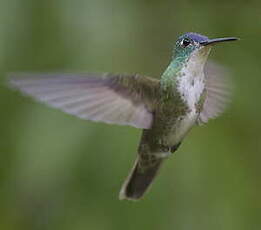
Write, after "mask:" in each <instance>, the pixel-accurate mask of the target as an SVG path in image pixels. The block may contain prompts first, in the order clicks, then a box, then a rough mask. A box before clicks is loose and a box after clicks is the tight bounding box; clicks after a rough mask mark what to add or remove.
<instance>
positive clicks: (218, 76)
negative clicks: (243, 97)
mask: <svg viewBox="0 0 261 230" xmlns="http://www.w3.org/2000/svg"><path fill="white" fill-rule="evenodd" d="M205 74H206V99H205V102H204V104H203V109H202V112H201V113H200V116H199V123H206V122H208V120H209V119H211V118H215V117H217V116H218V115H220V114H221V113H222V112H223V111H224V110H225V108H226V106H227V104H228V102H229V101H230V96H231V90H232V89H231V82H230V81H229V80H230V79H229V78H228V74H227V72H226V71H225V69H224V68H222V67H221V66H219V65H217V64H214V63H208V64H207V65H206V68H205Z"/></svg>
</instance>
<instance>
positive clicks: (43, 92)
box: [9, 74, 159, 129]
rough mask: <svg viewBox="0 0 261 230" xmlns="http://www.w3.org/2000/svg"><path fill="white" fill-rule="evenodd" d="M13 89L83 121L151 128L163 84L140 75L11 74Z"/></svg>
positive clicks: (10, 81)
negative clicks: (155, 97) (155, 95)
mask: <svg viewBox="0 0 261 230" xmlns="http://www.w3.org/2000/svg"><path fill="white" fill-rule="evenodd" d="M9 83H10V86H11V87H13V88H16V89H19V90H20V91H22V92H23V93H24V94H26V95H30V96H32V97H34V98H35V99H36V100H38V101H41V102H44V103H46V104H48V105H50V106H52V107H55V108H59V109H61V110H62V111H64V112H66V113H69V114H73V115H75V116H78V117H80V118H82V119H87V120H93V121H102V122H105V123H112V124H120V125H130V126H134V127H137V128H144V129H148V128H150V126H151V123H152V120H153V115H152V107H151V105H152V103H151V96H152V95H153V93H154V92H155V91H156V90H158V87H159V81H158V80H156V79H152V78H148V77H143V76H138V75H130V76H128V75H108V74H107V75H99V74H86V75H71V74H58V75H56V74H22V75H21V74H10V77H9Z"/></svg>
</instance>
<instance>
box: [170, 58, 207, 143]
mask: <svg viewBox="0 0 261 230" xmlns="http://www.w3.org/2000/svg"><path fill="white" fill-rule="evenodd" d="M203 61H205V60H199V58H198V56H197V55H195V56H193V55H192V56H191V58H190V60H189V62H188V63H187V65H185V66H184V67H183V68H182V70H181V71H180V74H179V75H178V76H177V90H178V92H179V94H180V95H181V98H182V100H183V101H184V102H185V103H186V104H187V106H188V113H187V114H185V115H184V116H183V117H181V118H180V120H179V121H178V123H176V124H175V126H174V127H173V132H171V135H170V136H169V138H168V139H169V143H170V144H177V143H178V142H180V141H181V140H182V139H183V138H184V137H185V135H186V134H187V133H188V131H189V130H190V129H191V128H192V126H193V125H194V124H195V122H196V120H197V119H198V116H199V114H198V112H197V104H198V102H199V100H200V97H201V94H202V93H203V91H204V88H205V83H204V72H203V67H204V63H202V62H203Z"/></svg>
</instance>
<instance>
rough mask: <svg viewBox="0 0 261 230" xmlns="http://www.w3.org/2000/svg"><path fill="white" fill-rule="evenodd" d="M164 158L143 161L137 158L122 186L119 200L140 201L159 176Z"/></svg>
mask: <svg viewBox="0 0 261 230" xmlns="http://www.w3.org/2000/svg"><path fill="white" fill-rule="evenodd" d="M162 161H163V158H157V157H156V156H154V157H153V159H150V160H149V161H148V159H142V158H141V157H140V156H138V157H137V159H136V161H135V163H134V166H133V168H132V170H131V172H130V174H129V176H128V177H127V179H126V180H125V182H124V183H123V185H122V188H121V191H120V195H119V198H120V200H123V199H127V200H138V199H140V198H141V197H142V196H143V195H144V193H145V192H146V191H147V189H148V188H149V186H150V184H151V183H152V181H153V179H154V178H155V176H156V175H157V172H158V170H159V168H160V165H161V163H162Z"/></svg>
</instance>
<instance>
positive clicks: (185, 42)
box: [180, 38, 190, 47]
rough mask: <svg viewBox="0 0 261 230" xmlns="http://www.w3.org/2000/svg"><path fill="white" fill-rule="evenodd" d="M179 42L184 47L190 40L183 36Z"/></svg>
mask: <svg viewBox="0 0 261 230" xmlns="http://www.w3.org/2000/svg"><path fill="white" fill-rule="evenodd" d="M180 44H181V46H182V47H186V46H188V45H189V44H190V40H189V39H187V38H184V39H183V40H182V41H181V43H180Z"/></svg>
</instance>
